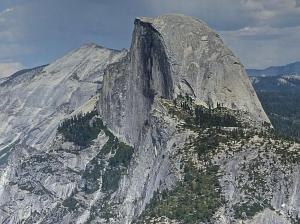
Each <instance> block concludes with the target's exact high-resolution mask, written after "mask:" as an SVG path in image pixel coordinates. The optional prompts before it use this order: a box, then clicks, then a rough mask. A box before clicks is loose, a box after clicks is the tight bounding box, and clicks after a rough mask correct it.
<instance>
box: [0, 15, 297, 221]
mask: <svg viewBox="0 0 300 224" xmlns="http://www.w3.org/2000/svg"><path fill="white" fill-rule="evenodd" d="M40 70H41V71H40ZM24 79H25V80H26V81H27V83H26V82H25V83H26V84H29V85H30V84H31V85H34V88H29V87H28V88H25V87H24V86H22V88H20V90H19V91H24V92H22V94H17V92H18V91H14V90H18V85H22V84H23V83H24V81H23V80H24ZM19 80H22V81H19ZM39 80H40V81H39ZM42 80H43V82H42ZM49 80H51V82H50V84H53V85H50V86H51V87H53V88H50V89H49V88H48V90H47V88H46V87H45V82H48V81H49ZM42 83H44V84H42ZM70 83H71V84H70ZM74 83H76V84H77V85H74ZM1 86H3V87H4V88H1V90H0V92H1V91H2V95H3V96H5V97H6V99H7V100H6V101H5V102H15V103H14V104H12V103H11V104H7V103H5V102H4V101H3V103H0V105H2V107H3V106H5V105H9V106H6V107H4V110H3V113H2V117H3V121H6V122H4V124H3V125H2V127H9V128H3V129H2V132H0V134H1V135H0V137H1V141H2V142H3V144H5V147H4V148H2V150H1V152H3V151H4V152H5V155H7V161H6V163H7V164H6V165H4V166H3V168H2V169H1V179H0V195H1V200H0V208H1V209H0V222H1V223H17V222H23V223H224V224H225V223H241V222H245V223H270V224H271V223H275V224H276V223H278V224H279V223H297V221H299V213H300V209H299V208H300V206H299V203H300V198H299V193H298V192H299V180H298V179H299V178H298V177H299V157H300V156H299V148H300V147H299V144H298V143H295V142H292V141H291V140H286V139H282V138H280V137H278V136H277V135H276V134H274V133H273V131H272V129H271V128H270V123H269V119H268V117H267V116H266V115H265V113H264V111H263V109H262V107H261V105H260V102H259V100H258V99H257V96H256V94H255V91H254V89H253V87H252V85H251V83H250V81H249V79H248V77H247V76H246V73H245V71H244V68H243V66H242V65H241V64H240V62H239V60H238V59H237V58H236V57H235V56H234V55H233V54H232V52H231V51H230V50H229V49H228V48H227V47H225V46H224V45H223V43H222V41H221V39H220V38H219V37H218V35H217V34H216V33H215V32H214V31H212V30H211V29H210V28H209V27H208V26H207V25H206V24H205V23H203V22H202V21H199V20H196V19H193V18H190V17H187V16H183V15H164V16H160V17H157V18H153V19H151V18H137V19H136V21H135V29H134V32H133V40H132V45H131V48H130V51H129V52H126V51H123V52H116V51H111V50H108V49H104V48H99V47H97V46H95V45H88V46H84V47H83V48H80V49H79V50H76V51H74V52H72V53H71V54H69V55H68V56H66V57H63V58H62V59H60V60H58V61H56V62H55V63H53V64H51V65H49V66H46V67H42V68H39V69H38V71H36V72H32V71H30V72H29V73H24V74H22V75H20V76H17V77H15V78H14V79H12V80H11V81H10V82H7V81H5V82H3V83H2V84H1ZM41 88H43V91H41ZM44 88H46V91H45V89H44ZM37 89H40V91H39V92H37ZM34 90H35V91H34ZM12 92H14V94H12ZM33 93H35V94H33ZM44 93H46V94H44ZM71 93H72V94H71ZM70 94H71V97H70ZM20 96H27V98H26V99H25V100H24V99H19V97H20ZM41 96H44V98H43V97H42V98H41ZM53 96H56V98H55V97H53ZM62 96H63V98H62ZM34 97H35V98H34ZM37 97H39V98H37ZM53 98H55V99H56V101H55V103H54V102H52V101H51V100H50V101H49V99H53ZM3 99H5V98H3ZM18 101H20V102H27V103H25V104H23V106H22V107H19V106H13V105H15V104H16V103H17V102H18ZM30 102H31V103H30ZM32 102H38V103H39V105H36V106H35V107H34V108H37V112H36V113H31V114H34V116H33V117H32V120H33V121H34V122H35V121H39V122H38V124H36V125H35V128H34V129H33V130H34V132H33V130H32V129H31V128H32V127H31V128H30V129H29V130H30V131H27V129H25V128H24V127H26V125H25V124H24V123H25V121H24V120H25V119H26V117H27V116H28V112H27V113H25V112H23V111H26V110H28V111H29V110H30V111H32V104H33V103H32ZM41 102H44V104H41ZM51 102H52V103H51ZM57 102H59V103H57ZM19 104H20V103H19ZM53 104H54V105H55V107H51V108H50V109H49V107H47V105H53ZM65 104H66V105H67V106H66V107H65V106H63V105H65ZM61 107H63V109H62V110H61V109H59V108H61ZM16 108H21V109H16ZM39 108H47V109H48V110H49V112H48V111H41V112H40V110H41V109H39ZM58 109H59V110H58ZM10 110H12V111H17V112H18V119H17V116H16V115H14V113H10ZM1 111H2V110H1ZM49 114H50V115H49ZM58 114H59V116H58ZM22 119H24V120H23V121H22ZM39 119H40V120H39ZM9 120H11V121H12V122H7V121H9ZM20 121H21V122H20ZM26 122H28V121H27V120H26ZM27 124H28V123H27ZM34 124H35V123H34ZM41 124H44V126H43V125H41ZM17 130H22V132H20V136H18V135H17V134H16V133H19V132H18V131H17ZM45 130H46V131H45ZM9 132H10V133H13V134H15V135H11V134H8V133H9ZM3 136H4V137H3ZM9 136H16V137H14V139H12V138H9ZM28 136H30V137H28ZM3 155H4V154H3ZM1 158H2V156H1Z"/></svg>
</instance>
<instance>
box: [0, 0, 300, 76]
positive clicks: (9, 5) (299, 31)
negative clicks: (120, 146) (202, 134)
mask: <svg viewBox="0 0 300 224" xmlns="http://www.w3.org/2000/svg"><path fill="white" fill-rule="evenodd" d="M164 13H183V14H187V15H191V16H194V17H198V18H200V19H202V20H204V21H206V22H207V23H208V24H209V25H210V26H211V27H212V28H214V29H215V30H217V32H219V33H220V34H221V36H222V37H223V39H224V41H225V42H226V43H227V44H228V45H229V47H230V48H231V49H232V50H233V51H234V52H235V53H236V55H237V56H238V57H239V58H241V60H242V62H243V63H244V65H245V66H246V67H248V68H249V67H251V68H252V67H255V68H262V67H266V66H270V65H281V64H286V63H289V62H293V61H297V60H300V0H0V73H1V68H2V72H3V69H4V70H5V68H6V69H7V68H9V69H13V68H15V67H16V68H17V69H19V68H21V67H22V66H23V67H33V66H38V65H41V64H46V63H49V62H52V61H53V60H54V59H56V58H58V57H60V56H63V55H64V54H65V53H67V52H68V51H70V50H72V49H74V48H78V47H79V46H80V45H82V44H84V43H87V42H95V43H97V44H100V45H102V46H106V47H110V48H116V49H121V48H128V47H129V45H130V40H131V34H132V29H133V21H134V18H135V17H137V16H157V15H160V14H164Z"/></svg>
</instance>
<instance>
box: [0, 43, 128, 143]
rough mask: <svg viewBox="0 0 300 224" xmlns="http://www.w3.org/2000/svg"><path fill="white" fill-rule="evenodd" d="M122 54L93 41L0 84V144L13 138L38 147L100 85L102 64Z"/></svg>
mask: <svg viewBox="0 0 300 224" xmlns="http://www.w3.org/2000/svg"><path fill="white" fill-rule="evenodd" d="M122 54H124V52H118V51H114V50H109V49H105V48H102V47H99V46H97V45H95V44H87V45H84V46H82V47H81V48H80V49H77V50H75V51H73V52H70V53H69V54H68V55H66V56H64V57H63V58H61V59H58V60H57V61H55V62H53V63H52V64H50V65H47V66H42V67H38V68H35V69H32V70H29V71H25V72H21V73H16V74H15V75H13V76H11V77H10V78H9V79H7V80H6V81H5V82H3V83H2V84H0V98H1V100H0V148H2V147H5V146H6V145H9V144H11V143H12V142H14V141H24V142H26V144H28V145H31V146H34V147H37V148H41V147H43V146H46V145H47V144H48V143H50V142H51V141H52V139H53V137H54V135H55V131H56V128H57V126H58V124H59V123H60V121H61V120H62V119H63V118H64V117H65V116H66V115H68V114H71V113H72V112H73V111H74V110H76V109H77V108H79V107H80V106H82V105H83V104H84V103H85V102H87V101H88V100H89V99H90V98H91V97H92V96H93V95H95V94H96V91H97V90H98V89H99V88H100V87H101V84H102V79H103V71H104V69H105V68H106V66H107V65H108V64H110V63H112V62H114V61H116V60H118V58H119V57H120V56H121V55H122Z"/></svg>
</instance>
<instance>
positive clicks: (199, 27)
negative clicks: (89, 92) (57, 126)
mask: <svg viewBox="0 0 300 224" xmlns="http://www.w3.org/2000/svg"><path fill="white" fill-rule="evenodd" d="M114 67H117V69H114ZM119 67H121V70H119ZM124 70H126V72H124ZM116 73H118V74H117V75H116V76H118V77H119V76H120V75H121V76H123V77H125V74H126V78H124V79H125V80H124V81H123V82H122V87H117V86H115V87H114V88H115V89H118V90H119V91H121V92H122V95H121V96H116V93H115V91H111V87H112V86H111V85H112V84H111V82H109V81H108V82H104V85H106V84H107V85H108V83H110V86H108V87H105V88H103V91H102V102H101V103H100V104H99V105H100V106H99V109H100V110H101V111H102V114H103V117H104V119H105V120H107V123H108V125H109V126H110V127H111V128H112V129H113V130H115V131H116V132H117V133H119V134H120V135H122V136H126V138H127V139H128V141H130V142H132V143H133V144H134V143H135V142H137V137H138V134H139V132H140V130H141V128H142V126H143V125H144V123H145V122H146V120H147V117H148V116H149V111H150V109H151V105H152V104H153V101H154V98H155V97H163V98H166V99H175V98H176V97H177V96H178V95H186V94H187V95H189V96H191V97H192V98H194V99H196V101H197V103H198V104H202V105H205V106H207V107H212V108H214V107H216V106H217V104H218V103H219V104H222V106H224V107H227V108H231V109H234V110H241V111H247V112H249V115H250V116H251V117H252V118H253V119H255V120H257V121H260V122H263V121H266V122H269V119H268V117H267V116H266V114H265V112H264V110H263V108H262V106H261V104H260V102H259V100H258V98H257V96H256V93H255V91H254V89H253V87H252V85H251V82H250V81H249V78H248V76H247V75H246V72H245V70H244V67H243V66H242V65H241V63H240V61H239V59H238V58H236V57H235V56H234V55H233V53H232V52H231V51H230V50H229V49H228V48H227V47H226V46H225V45H224V44H223V42H222V40H221V39H220V38H219V36H218V34H216V33H215V32H214V31H212V30H211V29H210V28H209V27H208V26H207V25H206V24H205V23H204V22H202V21H199V20H196V19H194V18H191V17H187V16H184V15H164V16H159V17H157V18H153V19H152V18H137V19H136V20H135V28H134V32H133V39H132V45H131V49H130V52H129V54H128V59H127V60H125V61H123V62H122V63H121V64H119V65H113V66H111V68H110V69H108V70H107V71H106V75H105V78H104V79H108V80H112V79H114V76H115V74H116ZM113 85H118V84H116V83H115V84H113ZM112 94H114V95H115V96H112ZM116 98H118V99H117V100H116ZM125 98H126V100H125ZM121 99H124V100H125V101H126V104H125V105H124V104H123V103H121V104H122V105H124V106H123V108H122V110H121V111H122V113H123V114H118V115H117V116H114V113H119V110H118V105H120V102H119V101H120V100H121ZM116 104H118V105H116ZM102 108H103V109H102ZM107 108H110V110H107ZM112 110H113V111H114V112H112ZM116 121H117V122H116Z"/></svg>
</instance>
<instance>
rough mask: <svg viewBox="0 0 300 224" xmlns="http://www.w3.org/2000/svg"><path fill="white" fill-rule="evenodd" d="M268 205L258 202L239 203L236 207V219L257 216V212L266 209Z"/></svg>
mask: <svg viewBox="0 0 300 224" xmlns="http://www.w3.org/2000/svg"><path fill="white" fill-rule="evenodd" d="M265 207H266V205H261V204H260V203H258V202H254V203H252V202H250V201H248V202H244V203H242V204H239V205H235V206H234V207H233V209H234V212H235V213H234V218H236V219H246V218H250V217H253V216H255V215H256V214H257V213H259V212H261V211H262V210H264V208H265Z"/></svg>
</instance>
